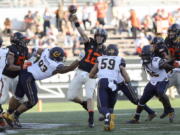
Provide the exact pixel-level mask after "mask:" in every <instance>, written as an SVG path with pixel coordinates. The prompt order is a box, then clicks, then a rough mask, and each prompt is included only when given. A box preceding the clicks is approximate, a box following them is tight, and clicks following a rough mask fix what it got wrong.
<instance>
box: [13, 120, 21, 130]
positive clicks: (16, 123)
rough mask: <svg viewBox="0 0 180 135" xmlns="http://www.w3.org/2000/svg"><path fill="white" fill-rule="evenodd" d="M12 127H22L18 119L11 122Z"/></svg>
mask: <svg viewBox="0 0 180 135" xmlns="http://www.w3.org/2000/svg"><path fill="white" fill-rule="evenodd" d="M13 127H15V128H22V125H21V123H20V121H19V119H18V118H15V121H14V122H13Z"/></svg>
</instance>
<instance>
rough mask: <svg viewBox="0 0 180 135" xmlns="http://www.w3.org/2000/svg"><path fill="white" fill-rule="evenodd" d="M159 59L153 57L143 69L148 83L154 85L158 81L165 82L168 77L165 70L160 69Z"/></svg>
mask: <svg viewBox="0 0 180 135" xmlns="http://www.w3.org/2000/svg"><path fill="white" fill-rule="evenodd" d="M161 60H162V59H161V58H160V57H153V59H152V62H151V63H149V64H147V65H145V66H144V68H145V70H146V71H147V73H148V74H149V77H150V82H151V84H153V85H156V83H157V82H159V81H164V80H167V78H168V76H167V73H166V70H165V69H160V61H161Z"/></svg>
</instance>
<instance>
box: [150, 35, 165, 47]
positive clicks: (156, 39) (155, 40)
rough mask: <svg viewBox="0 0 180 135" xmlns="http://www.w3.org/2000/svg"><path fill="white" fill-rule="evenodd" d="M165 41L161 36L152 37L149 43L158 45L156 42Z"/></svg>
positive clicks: (162, 42) (161, 42)
mask: <svg viewBox="0 0 180 135" xmlns="http://www.w3.org/2000/svg"><path fill="white" fill-rule="evenodd" d="M164 43H165V41H164V39H163V38H162V37H154V38H153V40H152V42H151V44H153V45H158V44H164Z"/></svg>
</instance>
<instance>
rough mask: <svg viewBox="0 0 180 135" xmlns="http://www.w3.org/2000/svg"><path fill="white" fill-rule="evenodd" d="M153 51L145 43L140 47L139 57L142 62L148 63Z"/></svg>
mask: <svg viewBox="0 0 180 135" xmlns="http://www.w3.org/2000/svg"><path fill="white" fill-rule="evenodd" d="M152 56H153V51H152V46H151V45H146V46H144V47H143V48H142V53H141V59H142V62H143V64H149V63H151V61H152Z"/></svg>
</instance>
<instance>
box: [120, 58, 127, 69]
mask: <svg viewBox="0 0 180 135" xmlns="http://www.w3.org/2000/svg"><path fill="white" fill-rule="evenodd" d="M120 66H123V67H126V61H125V59H124V58H122V59H121V64H120Z"/></svg>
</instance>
